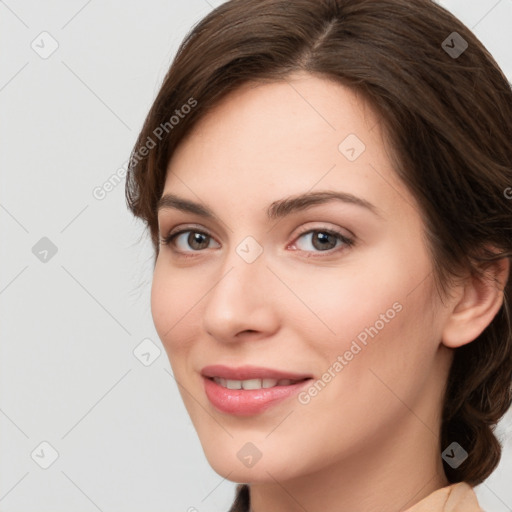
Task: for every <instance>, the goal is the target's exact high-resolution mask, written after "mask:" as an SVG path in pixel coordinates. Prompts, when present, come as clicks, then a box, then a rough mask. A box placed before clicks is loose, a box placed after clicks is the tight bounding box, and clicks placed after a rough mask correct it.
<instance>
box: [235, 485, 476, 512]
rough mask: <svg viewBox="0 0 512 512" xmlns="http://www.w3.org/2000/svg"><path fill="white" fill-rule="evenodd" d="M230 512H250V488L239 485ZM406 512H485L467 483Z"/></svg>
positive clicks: (453, 486)
mask: <svg viewBox="0 0 512 512" xmlns="http://www.w3.org/2000/svg"><path fill="white" fill-rule="evenodd" d="M229 512H250V496H249V486H248V485H247V484H239V485H238V486H237V488H236V497H235V501H234V502H233V505H232V506H231V508H230V509H229ZM405 512H484V511H483V510H482V509H481V508H480V505H479V504H478V500H477V498H476V494H475V492H474V491H473V488H472V487H471V486H469V485H468V484H467V483H466V482H459V483H457V484H452V485H449V486H447V487H443V488H442V489H438V490H437V491H434V492H433V493H431V494H429V495H428V496H427V497H426V498H423V499H422V500H421V501H419V502H418V503H416V505H413V506H412V507H411V508H408V509H407V510H406V511H405Z"/></svg>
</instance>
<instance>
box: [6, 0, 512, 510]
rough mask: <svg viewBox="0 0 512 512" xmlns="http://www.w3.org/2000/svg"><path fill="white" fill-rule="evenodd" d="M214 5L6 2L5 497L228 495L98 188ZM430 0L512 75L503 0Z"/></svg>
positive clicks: (511, 10) (138, 264) (508, 459)
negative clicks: (201, 439)
mask: <svg viewBox="0 0 512 512" xmlns="http://www.w3.org/2000/svg"><path fill="white" fill-rule="evenodd" d="M220 3H222V2H221V1H218V2H216V3H215V2H213V1H212V0H209V1H206V0H186V1H169V0H151V1H144V2H142V1H139V2H134V1H132V2H122V1H121V0H108V1H103V2H100V1H98V0H89V1H86V0H73V1H70V0H67V1H64V0H47V1H45V2H41V1H35V0H27V1H16V0H7V1H5V2H4V1H0V41H1V45H2V52H1V54H0V61H1V66H0V70H1V71H0V105H1V107H0V108H1V113H0V115H1V122H0V155H1V156H0V158H1V161H0V166H1V169H2V171H1V172H2V181H3V183H2V187H1V189H0V224H1V228H2V243H1V244H0V251H1V258H2V260H1V261H2V264H1V269H2V272H1V274H0V307H1V335H2V342H1V345H0V361H1V369H0V379H1V385H2V387H1V390H2V393H1V401H0V428H1V437H0V511H1V512H18V511H19V512H22V511H23V512H32V511H34V512H43V511H53V512H61V511H73V512H94V511H95V510H100V511H104V512H114V511H123V512H132V511H142V510H151V511H154V512H159V511H178V510H180V511H187V510H190V511H191V510H193V509H192V508H191V507H194V508H195V509H196V510H197V511H199V512H207V511H222V510H227V509H228V508H229V505H230V503H231V501H232V498H233V492H234V485H235V484H233V483H232V482H229V481H225V480H223V479H222V478H221V477H220V476H219V475H217V474H216V473H215V472H214V471H213V470H212V469H211V468H210V467H209V465H208V463H207V462H206V459H205V457H204V455H203V453H202V449H201V446H200V444H199V441H198V439H197V437H196V434H195V431H194V429H193V427H192V424H191V422H190V420H189V419H188V416H187V414H186V411H185V408H184V406H183V405H182V402H181V399H180V396H179V394H178V390H177V386H176V384H175V382H174V380H173V378H172V376H171V369H170V365H169V363H168V360H167V357H166V355H165V352H164V351H163V347H162V345H161V343H160V341H159V339H158V336H157V334H156V331H155V329H154V326H153V323H152V319H151V311H150V303H149V294H150V288H151V270H152V262H151V258H152V248H151V245H150V243H149V238H148V237H147V236H146V235H145V234H144V233H143V227H142V225H141V223H140V222H139V221H135V220H134V219H133V218H132V217H131V215H130V214H129V212H128V210H127V209H126V206H125V199H124V179H121V180H120V181H121V182H120V183H119V184H118V185H117V186H116V187H114V188H113V190H111V191H109V192H108V193H107V194H106V196H105V197H104V198H103V199H97V198H96V197H95V196H94V194H93V192H94V190H95V189H96V188H97V187H101V186H102V185H103V184H104V183H105V182H106V181H107V180H108V179H109V178H110V177H111V176H112V175H116V174H117V175H118V176H122V168H123V165H124V164H125V163H126V160H127V158H128V156H129V152H130V150H131V148H132V145H133V144H134V142H135V138H136V136H137V133H138V130H139V129H140V128H141V125H142V122H143V119H144V117H145V115H146V113H147V111H148V109H149V107H150V105H151V103H152V100H153V99H154V97H155V95H156V93H157V91H158V88H159V85H160V84H161V81H162V79H163V77H164V74H165V72H166V71H167V69H168V66H169V65H170V62H171V59H172V57H173V56H174V54H175V51H176V49H177V46H178V44H179V42H180V41H181V40H182V38H183V37H184V35H185V34H186V32H187V31H188V30H189V28H191V27H192V25H193V24H194V23H196V22H197V21H198V20H199V19H200V18H202V17H203V16H204V15H206V14H207V13H208V12H209V11H210V10H211V9H212V7H214V6H216V5H218V4H220ZM441 3H442V4H443V5H445V6H446V7H447V8H449V9H450V10H452V12H454V14H456V15H457V16H458V17H459V18H460V19H461V20H462V21H463V22H465V23H466V24H467V25H468V26H469V27H471V28H473V30H474V31H475V33H476V35H477V36H478V37H479V38H480V39H481V40H482V41H483V42H484V44H485V45H486V46H487V47H488V49H489V50H490V51H491V53H492V54H493V55H494V56H495V58H496V60H497V61H498V63H499V64H500V65H501V67H502V68H503V70H504V71H505V73H507V76H508V78H509V81H512V54H511V51H510V49H511V48H512V31H511V30H510V27H511V25H512V0H500V1H497V0H473V1H468V0H446V1H444V2H441ZM42 32H47V33H48V34H49V35H48V34H43V35H41V33H42ZM57 44H58V47H57V48H56V50H55V51H54V52H53V53H52V54H51V55H49V56H48V55H47V54H48V53H49V52H50V51H51V50H52V49H53V46H55V45H57ZM52 45H53V46H52ZM44 57H46V58H44ZM511 185H512V184H511ZM41 239H43V240H41ZM34 247H35V248H34ZM55 250H56V251H57V252H56V253H55V254H54V252H55ZM45 251H46V252H45ZM143 340H146V341H143ZM142 342H143V343H144V344H143V345H142V346H141V347H139V349H137V347H138V346H139V345H140V344H141V343H142ZM159 350H160V353H159ZM134 351H135V353H134ZM141 353H145V354H147V355H145V356H140V354H141ZM137 354H139V358H138V357H136V355H137ZM149 363H151V364H149ZM498 433H499V435H500V437H501V438H502V439H503V443H504V445H505V450H504V455H503V459H502V462H501V464H500V466H499V468H498V469H497V470H496V471H495V472H494V474H493V475H492V476H491V477H490V478H489V479H488V480H487V481H486V482H485V483H484V484H482V485H481V486H479V487H478V488H477V489H476V491H477V495H478V497H479V499H480V502H481V504H482V506H484V508H486V509H487V510H488V511H489V512H502V511H510V510H512V489H511V488H510V483H509V484H508V485H507V476H508V481H509V482H510V481H511V478H510V477H511V475H512V414H511V413H509V414H508V415H507V417H506V419H505V420H504V421H502V422H501V423H500V425H499V429H498ZM42 442H46V443H49V445H51V447H53V448H50V447H49V446H48V445H41V443H42ZM52 450H56V452H58V457H57V459H56V460H55V461H54V462H53V463H52V464H51V465H50V466H49V467H48V468H47V469H43V468H42V467H41V466H44V465H48V464H50V463H51V462H52Z"/></svg>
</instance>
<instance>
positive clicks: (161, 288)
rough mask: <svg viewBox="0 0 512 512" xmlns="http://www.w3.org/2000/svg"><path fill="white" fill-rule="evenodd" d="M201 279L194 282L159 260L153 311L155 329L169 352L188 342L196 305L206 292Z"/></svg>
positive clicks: (154, 279) (156, 269) (152, 298)
mask: <svg viewBox="0 0 512 512" xmlns="http://www.w3.org/2000/svg"><path fill="white" fill-rule="evenodd" d="M199 282H200V281H199V280H194V281H193V282H192V283H191V282H190V281H189V280H188V279H187V278H186V276H185V275H184V274H183V273H181V272H180V271H177V272H170V271H169V270H168V269H166V268H164V265H162V264H159V263H158V262H157V265H156V267H155V271H154V273H153V282H152V286H151V314H152V317H153V323H154V325H155V329H156V331H157V333H158V335H159V337H160V340H161V342H162V344H163V345H164V347H165V349H166V351H167V353H168V354H169V355H170V354H171V353H172V354H173V355H174V354H175V353H179V351H180V349H182V348H186V346H187V345H188V344H187V337H188V330H189V328H190V325H191V322H192V321H193V318H194V313H195V310H194V305H197V304H198V302H199V301H200V298H201V296H202V295H203V294H204V292H201V289H200V287H199V286H198V283H199ZM195 309H197V308H195ZM192 325H193V324H192ZM195 325H197V322H196V324H195ZM171 349H172V352H171Z"/></svg>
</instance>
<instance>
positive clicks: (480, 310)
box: [442, 258, 510, 348]
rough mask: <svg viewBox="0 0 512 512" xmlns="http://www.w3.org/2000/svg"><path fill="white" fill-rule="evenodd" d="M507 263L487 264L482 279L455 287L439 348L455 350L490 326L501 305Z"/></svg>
mask: <svg viewBox="0 0 512 512" xmlns="http://www.w3.org/2000/svg"><path fill="white" fill-rule="evenodd" d="M509 270H510V261H509V259H508V258H502V259H500V260H497V261H495V262H492V263H491V264H489V267H488V268H487V270H486V271H485V274H484V276H483V277H476V276H469V277H467V278H466V280H465V281H464V282H463V283H462V284H460V285H459V286H458V290H457V294H456V296H457V300H456V301H455V306H454V307H453V311H452V313H451V314H450V315H449V317H448V319H447V321H446V323H445V325H444V329H443V334H442V341H443V344H444V345H446V346H447V347H450V348H457V347H460V346H461V345H465V344H467V343H470V342H471V341H473V340H475V339H476V338H478V336H480V334H481V333H482V332H483V331H484V330H485V328H486V327H487V326H488V325H489V324H490V323H491V322H492V320H493V318H494V317H495V316H496V314H497V313H498V311H499V310H500V308H501V306H502V304H503V290H504V288H505V285H506V283H507V281H508V276H509Z"/></svg>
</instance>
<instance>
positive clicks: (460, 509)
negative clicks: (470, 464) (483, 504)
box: [406, 482, 483, 512]
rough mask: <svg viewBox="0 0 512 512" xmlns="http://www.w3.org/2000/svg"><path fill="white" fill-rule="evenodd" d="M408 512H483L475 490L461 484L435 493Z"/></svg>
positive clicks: (407, 511)
mask: <svg viewBox="0 0 512 512" xmlns="http://www.w3.org/2000/svg"><path fill="white" fill-rule="evenodd" d="M406 512H483V510H482V509H481V508H480V505H479V504H478V500H477V497H476V494H475V492H474V491H473V488H472V487H471V486H470V485H468V484H467V483H466V482H459V483H456V484H452V485H449V486H447V487H443V488H441V489H438V490H437V491H434V492H433V493H432V494H429V495H428V496H427V497H426V498H423V499H422V500H421V501H420V502H418V503H416V505H414V506H412V507H411V508H408V509H407V510H406Z"/></svg>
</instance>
